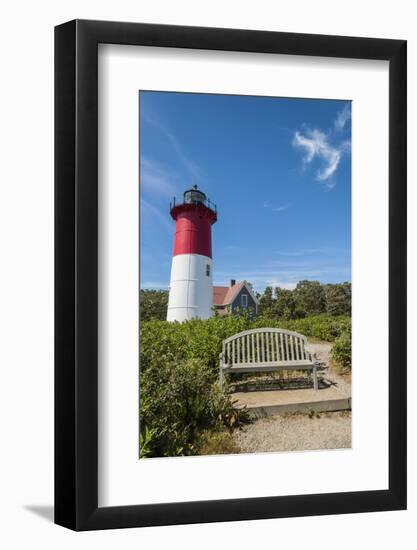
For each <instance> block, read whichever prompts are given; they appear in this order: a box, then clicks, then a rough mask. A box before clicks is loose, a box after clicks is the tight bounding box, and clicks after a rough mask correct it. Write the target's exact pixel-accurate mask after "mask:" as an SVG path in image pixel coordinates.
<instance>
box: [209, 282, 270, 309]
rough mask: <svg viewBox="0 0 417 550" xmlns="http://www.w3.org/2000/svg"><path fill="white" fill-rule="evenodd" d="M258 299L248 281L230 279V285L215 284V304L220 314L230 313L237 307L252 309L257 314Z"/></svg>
mask: <svg viewBox="0 0 417 550" xmlns="http://www.w3.org/2000/svg"><path fill="white" fill-rule="evenodd" d="M258 304H259V302H258V299H257V298H256V296H255V294H254V292H253V290H252V285H251V284H250V283H248V282H247V281H239V282H236V281H235V280H234V279H232V280H231V281H230V286H213V306H214V308H215V311H216V313H217V314H218V315H228V314H229V313H233V312H234V311H236V310H237V309H240V310H245V309H249V308H250V309H251V310H252V312H253V313H254V314H255V315H256V313H257V311H258Z"/></svg>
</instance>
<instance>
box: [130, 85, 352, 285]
mask: <svg viewBox="0 0 417 550" xmlns="http://www.w3.org/2000/svg"><path fill="white" fill-rule="evenodd" d="M139 104H140V202H141V204H140V207H141V208H140V211H141V226H140V245H141V262H140V264H141V266H140V267H141V268H140V277H141V287H142V288H167V287H168V285H169V277H170V267H171V254H172V247H173V236H174V221H173V220H172V219H171V217H170V215H169V202H170V200H171V198H172V197H173V196H174V195H176V196H177V197H182V193H183V192H184V190H186V189H188V188H190V187H191V186H192V185H194V184H197V185H198V187H199V188H200V189H202V190H203V191H204V192H205V193H206V194H207V196H208V197H209V198H210V199H211V200H212V201H214V202H215V203H216V204H217V210H218V221H217V223H216V224H215V225H214V226H213V277H214V284H219V285H221V284H228V282H229V280H230V279H237V280H242V279H246V280H248V281H250V282H252V283H253V285H254V287H255V288H256V289H257V290H263V289H264V288H265V286H268V285H272V286H281V287H284V288H294V286H295V284H296V283H297V282H298V281H299V280H303V279H309V280H318V281H321V282H323V283H327V282H343V281H350V280H351V260H350V250H351V158H350V139H351V119H350V112H351V105H350V102H349V101H335V100H315V99H291V98H269V97H268V98H266V97H251V96H228V95H209V94H185V93H167V92H140V102H139Z"/></svg>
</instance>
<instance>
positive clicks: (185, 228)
mask: <svg viewBox="0 0 417 550" xmlns="http://www.w3.org/2000/svg"><path fill="white" fill-rule="evenodd" d="M170 213H171V217H172V218H173V219H174V220H175V237H174V251H173V257H172V267H171V282H170V289H169V301H168V314H167V321H180V322H182V321H187V320H188V319H193V318H199V319H208V318H209V317H211V316H212V314H213V313H212V306H213V275H212V253H211V226H212V225H213V224H214V223H215V222H216V221H217V210H216V206H215V205H213V204H212V203H211V202H210V200H208V199H207V197H206V195H205V194H204V193H203V192H202V191H200V190H199V189H197V186H196V185H194V187H193V188H192V189H188V190H187V191H185V192H184V195H183V199H182V201H180V202H179V203H177V202H176V201H175V199H174V201H173V202H172V203H171V205H170Z"/></svg>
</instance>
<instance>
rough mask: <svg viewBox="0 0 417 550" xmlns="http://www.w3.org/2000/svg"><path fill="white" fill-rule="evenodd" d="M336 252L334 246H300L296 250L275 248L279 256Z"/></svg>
mask: <svg viewBox="0 0 417 550" xmlns="http://www.w3.org/2000/svg"><path fill="white" fill-rule="evenodd" d="M335 252H337V250H336V249H334V248H300V249H297V250H276V251H275V254H278V255H279V256H295V257H300V256H308V255H310V254H320V255H321V254H334V253H335Z"/></svg>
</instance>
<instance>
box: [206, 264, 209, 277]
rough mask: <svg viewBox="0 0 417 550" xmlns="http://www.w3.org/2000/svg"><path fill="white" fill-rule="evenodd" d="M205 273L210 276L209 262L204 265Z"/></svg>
mask: <svg viewBox="0 0 417 550" xmlns="http://www.w3.org/2000/svg"><path fill="white" fill-rule="evenodd" d="M206 275H207V277H210V264H207V265H206Z"/></svg>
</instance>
